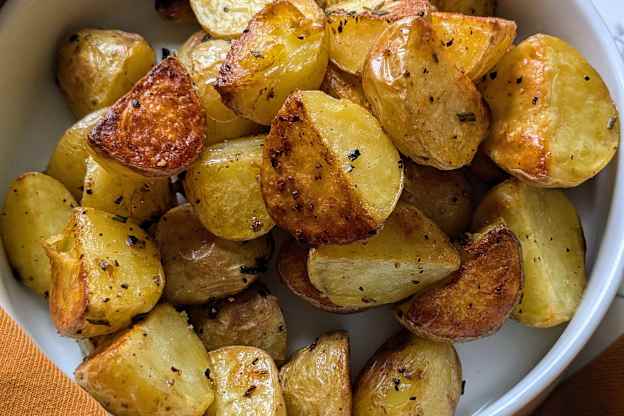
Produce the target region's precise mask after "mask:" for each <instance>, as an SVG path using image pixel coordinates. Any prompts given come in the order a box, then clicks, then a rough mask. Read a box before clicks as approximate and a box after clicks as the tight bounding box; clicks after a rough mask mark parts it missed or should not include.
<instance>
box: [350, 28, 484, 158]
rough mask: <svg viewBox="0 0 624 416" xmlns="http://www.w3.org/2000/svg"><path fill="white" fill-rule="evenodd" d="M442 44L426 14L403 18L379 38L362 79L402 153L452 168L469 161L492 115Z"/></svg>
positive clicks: (378, 114) (367, 94) (375, 110)
mask: <svg viewBox="0 0 624 416" xmlns="http://www.w3.org/2000/svg"><path fill="white" fill-rule="evenodd" d="M441 48H442V46H441V45H440V44H439V40H438V39H437V37H436V36H435V32H434V30H433V27H432V25H431V24H430V23H429V22H428V21H427V20H426V19H423V18H406V19H403V20H400V21H398V22H396V23H394V24H392V25H391V26H390V27H389V28H388V29H387V30H386V31H384V33H383V34H382V35H381V36H380V37H379V38H378V39H377V41H376V43H375V46H373V49H372V50H371V53H370V55H369V59H368V60H367V62H366V65H365V67H364V72H363V76H362V85H363V87H364V93H365V94H366V98H367V100H368V102H369V103H370V106H371V109H372V110H373V114H375V115H376V116H377V118H378V119H379V121H380V123H381V125H382V126H383V128H384V130H385V131H386V132H387V133H388V135H389V136H390V138H391V139H392V141H393V142H394V144H395V145H396V146H397V147H398V149H399V150H400V151H401V153H403V154H404V155H406V156H408V157H410V158H411V159H413V160H414V161H415V162H417V163H419V164H421V165H428V166H433V167H435V168H438V169H441V170H452V169H458V168H460V167H462V166H464V165H467V164H469V163H470V161H471V160H472V158H473V157H474V155H475V153H476V152H477V148H478V147H479V144H480V143H481V141H483V139H484V138H485V135H486V133H487V129H488V126H489V115H488V110H487V107H486V106H485V105H484V102H483V100H482V98H481V95H480V94H479V92H478V91H477V89H476V87H475V86H474V84H473V83H472V81H471V80H470V79H469V78H468V77H467V76H465V75H464V74H462V73H461V72H460V71H459V69H457V67H456V66H455V64H454V63H453V62H451V61H449V60H448V58H447V57H446V56H445V55H444V54H442V52H441V50H440V49H441Z"/></svg>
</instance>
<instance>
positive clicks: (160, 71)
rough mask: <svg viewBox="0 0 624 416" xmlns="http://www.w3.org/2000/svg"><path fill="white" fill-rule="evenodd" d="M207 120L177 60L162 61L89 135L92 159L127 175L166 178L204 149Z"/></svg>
mask: <svg viewBox="0 0 624 416" xmlns="http://www.w3.org/2000/svg"><path fill="white" fill-rule="evenodd" d="M205 129H206V117H205V114H204V109H203V107H202V105H201V101H200V100H199V97H198V96H197V93H196V92H195V88H194V86H193V81H192V80H191V77H190V75H189V73H188V71H187V70H186V69H184V66H183V65H182V64H181V63H180V62H179V61H178V59H177V58H175V57H169V58H167V59H165V60H163V61H161V62H160V64H158V65H157V66H156V67H154V69H152V70H151V71H150V72H149V73H148V74H147V75H146V76H145V77H144V78H142V79H141V80H140V81H139V82H137V84H136V85H135V86H134V87H133V88H132V90H130V91H129V92H128V93H127V94H126V95H124V96H123V97H121V98H120V99H119V100H117V102H115V104H113V106H112V107H111V108H110V110H109V111H108V112H107V113H106V114H105V115H104V117H103V118H102V119H101V120H100V122H99V123H98V124H97V125H96V126H95V128H94V129H93V130H92V131H91V133H89V136H88V140H87V141H88V143H89V150H90V153H91V155H92V156H93V157H94V158H95V160H96V161H97V162H98V163H99V164H101V165H102V166H103V167H104V168H105V169H107V170H109V171H111V172H119V173H121V174H124V175H126V176H141V177H151V178H156V177H168V176H173V175H175V174H178V173H180V172H182V171H183V170H185V169H187V168H188V167H189V166H190V165H191V164H192V163H193V162H194V161H195V159H197V157H199V155H200V153H201V151H202V150H203V147H204V136H205Z"/></svg>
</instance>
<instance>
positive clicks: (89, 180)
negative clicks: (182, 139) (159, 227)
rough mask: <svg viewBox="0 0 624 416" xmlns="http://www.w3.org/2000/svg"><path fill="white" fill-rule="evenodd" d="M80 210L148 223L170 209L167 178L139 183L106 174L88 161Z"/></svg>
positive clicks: (135, 179)
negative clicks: (90, 209)
mask: <svg viewBox="0 0 624 416" xmlns="http://www.w3.org/2000/svg"><path fill="white" fill-rule="evenodd" d="M81 204H82V206H83V207H90V208H97V209H99V210H100V211H106V212H108V213H110V214H115V215H120V216H122V217H130V218H132V219H133V220H135V221H136V222H138V223H143V222H151V221H154V220H155V219H157V218H158V217H160V215H161V214H162V213H163V212H165V211H167V209H168V208H169V207H171V205H173V193H172V191H171V187H170V184H169V179H168V178H163V179H139V178H135V177H125V176H121V175H118V174H116V173H114V172H107V171H106V170H104V168H103V167H102V166H100V165H99V164H98V163H97V162H96V161H95V160H94V159H93V158H91V157H89V159H88V160H87V172H86V175H85V181H84V192H83V194H82V203H81Z"/></svg>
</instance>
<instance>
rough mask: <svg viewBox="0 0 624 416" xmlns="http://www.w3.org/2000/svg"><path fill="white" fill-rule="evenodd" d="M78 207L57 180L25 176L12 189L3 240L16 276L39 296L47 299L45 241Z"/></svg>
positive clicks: (0, 218) (0, 223)
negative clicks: (73, 209)
mask: <svg viewBox="0 0 624 416" xmlns="http://www.w3.org/2000/svg"><path fill="white" fill-rule="evenodd" d="M76 206H78V203H77V202H76V201H75V200H74V198H73V197H72V195H71V194H70V193H69V191H68V190H67V189H66V188H65V187H64V186H63V185H62V184H61V183H60V182H59V181H57V180H56V179H54V178H52V177H50V176H47V175H44V174H42V173H38V172H30V173H25V174H23V175H22V176H20V177H18V178H17V179H15V180H14V181H13V182H12V183H11V185H10V186H9V190H8V191H7V193H6V196H5V199H4V207H3V209H2V214H1V215H0V228H1V230H2V233H1V234H2V241H3V243H4V248H5V250H6V253H7V257H8V260H9V263H10V264H11V267H12V268H13V272H14V274H15V277H16V278H18V279H19V280H20V281H22V282H23V283H24V284H25V285H26V286H28V287H29V288H31V289H32V290H34V291H35V292H36V293H38V294H39V295H43V296H47V295H48V294H49V290H50V285H51V279H52V277H51V270H50V263H49V261H48V257H47V256H46V253H45V250H44V248H43V245H42V244H43V242H44V241H45V240H46V239H48V238H50V237H52V236H54V235H56V234H58V233H60V232H62V231H63V228H64V227H65V224H66V223H67V220H68V219H69V217H70V216H71V212H72V208H74V207H76Z"/></svg>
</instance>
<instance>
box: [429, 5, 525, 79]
mask: <svg viewBox="0 0 624 416" xmlns="http://www.w3.org/2000/svg"><path fill="white" fill-rule="evenodd" d="M431 23H432V25H433V30H434V31H435V34H436V36H437V38H438V40H439V41H440V43H441V45H442V46H443V47H442V48H441V49H440V50H441V51H442V53H443V54H444V55H446V56H447V58H448V59H449V60H450V61H451V62H455V65H457V67H458V68H459V70H460V71H461V72H463V73H464V74H466V76H467V77H468V78H470V79H471V80H473V81H477V80H479V79H480V78H481V77H483V76H484V75H485V74H486V73H487V72H488V71H489V70H490V69H492V67H493V66H494V65H496V63H497V62H498V61H500V59H501V58H502V57H503V56H504V55H505V53H506V52H507V51H508V50H509V48H510V47H512V46H513V41H514V39H515V38H516V29H517V27H516V23H515V22H513V21H511V20H505V19H499V18H495V17H478V16H465V15H463V14H456V13H440V12H435V13H432V14H431Z"/></svg>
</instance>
